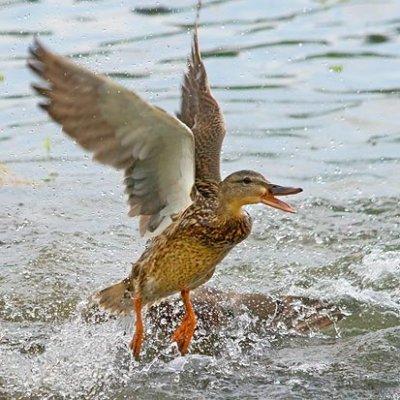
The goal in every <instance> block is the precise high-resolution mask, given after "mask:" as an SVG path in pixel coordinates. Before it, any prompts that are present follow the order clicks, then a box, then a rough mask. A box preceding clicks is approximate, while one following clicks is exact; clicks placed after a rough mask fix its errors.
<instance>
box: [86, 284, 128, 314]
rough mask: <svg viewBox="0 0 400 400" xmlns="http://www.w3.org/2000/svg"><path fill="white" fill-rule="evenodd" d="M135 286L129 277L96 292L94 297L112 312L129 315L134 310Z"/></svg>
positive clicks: (101, 306)
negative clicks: (133, 286)
mask: <svg viewBox="0 0 400 400" xmlns="http://www.w3.org/2000/svg"><path fill="white" fill-rule="evenodd" d="M132 298H133V288H132V284H131V281H130V279H129V278H127V279H124V280H123V281H121V282H119V283H117V284H115V285H112V286H110V287H108V288H105V289H103V290H101V291H100V292H97V293H95V295H94V296H93V299H94V300H95V301H96V302H97V303H98V305H99V307H100V308H101V309H103V310H106V311H108V312H109V313H110V314H115V315H119V314H123V315H127V314H130V313H131V312H132V308H133V303H132Z"/></svg>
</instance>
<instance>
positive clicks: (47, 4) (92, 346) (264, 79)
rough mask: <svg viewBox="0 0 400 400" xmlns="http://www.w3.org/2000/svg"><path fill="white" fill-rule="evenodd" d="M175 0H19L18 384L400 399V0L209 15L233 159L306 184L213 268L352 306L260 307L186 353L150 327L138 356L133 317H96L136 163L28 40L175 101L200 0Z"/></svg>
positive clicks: (11, 216)
mask: <svg viewBox="0 0 400 400" xmlns="http://www.w3.org/2000/svg"><path fill="white" fill-rule="evenodd" d="M167 3H168V2H164V3H158V2H153V1H141V2H139V1H132V2H125V1H119V2H106V1H75V2H73V1H69V0H61V1H44V0H39V1H22V0H19V1H18V0H17V1H12V0H9V1H7V0H1V1H0V20H1V24H0V162H1V164H0V167H1V169H0V173H2V175H1V176H0V179H2V180H3V185H2V186H0V204H1V206H0V324H1V325H0V399H63V398H67V399H184V398H191V399H202V398H204V399H211V398H213V399H225V398H240V399H265V398H271V399H278V398H279V399H281V398H282V399H303V398H304V399H327V398H334V399H366V398H371V399H399V398H400V378H399V376H400V367H399V366H400V239H399V236H400V235H399V234H400V230H399V222H400V211H399V195H400V179H399V173H400V168H399V156H400V117H399V115H400V114H399V110H400V98H399V90H400V85H399V70H400V62H399V56H400V45H399V44H400V40H399V32H400V2H399V1H397V0H388V1H385V2H382V1H373V0H370V1H368V0H365V1H361V0H360V1H356V0H354V1H352V0H347V1H330V0H325V1H322V0H321V1H307V0H295V1H277V0H276V1H268V2H266V1H259V0H254V1H249V0H246V1H240V0H237V1H234V0H232V1H223V0H220V1H208V2H205V4H204V8H203V10H202V13H201V22H202V26H201V29H200V45H201V48H202V49H203V52H204V58H205V62H206V67H207V69H208V73H209V78H210V81H211V83H212V86H213V90H214V94H215V96H216V97H217V99H218V100H219V102H220V104H221V106H222V108H223V110H224V112H225V115H226V124H227V129H228V132H229V134H228V135H227V137H226V140H225V143H224V152H223V173H224V175H225V174H228V173H229V172H232V171H234V170H236V169H243V168H249V167H251V168H254V169H257V170H259V171H260V172H262V173H264V174H265V175H266V176H267V177H268V178H269V179H270V180H273V181H274V182H276V183H279V184H290V185H295V186H302V187H303V188H304V193H303V194H301V195H298V196H296V197H293V198H292V199H291V204H293V205H294V206H296V207H297V208H298V211H299V212H298V214H296V215H285V214H283V213H279V212H278V211H274V210H272V209H265V208H263V207H252V208H251V210H250V211H251V213H252V214H253V216H254V219H255V222H254V229H253V234H252V236H251V237H250V238H249V239H248V240H247V241H246V242H245V243H243V244H241V245H240V246H238V247H237V248H236V249H235V250H234V251H232V253H231V254H230V256H228V257H227V258H226V259H225V260H224V261H223V263H222V264H221V265H220V267H219V269H218V270H217V272H216V274H215V276H214V277H213V279H212V281H211V282H210V285H211V286H214V287H217V288H219V289H221V290H236V291H238V292H246V293H252V292H259V293H263V294H266V295H273V296H275V295H282V294H288V295H301V296H306V297H310V298H314V299H324V300H327V301H329V302H331V303H334V304H337V305H340V306H341V307H343V308H345V309H346V310H347V312H348V313H349V314H351V315H349V316H348V317H347V318H346V319H345V320H344V321H341V322H340V323H339V324H338V325H337V327H336V330H332V329H331V330H329V331H325V332H318V333H316V334H313V335H309V336H301V335H284V334H282V335H280V334H278V333H276V332H275V333H274V332H272V333H271V332H270V333H268V332H260V331H257V330H254V329H252V327H251V325H252V321H251V318H250V317H249V316H248V315H246V313H244V314H243V315H242V316H241V317H240V318H238V319H233V320H232V321H230V323H228V324H227V326H225V327H223V328H221V329H220V330H217V331H216V332H215V335H216V339H215V342H216V344H215V346H216V347H215V349H214V350H213V349H209V348H208V349H205V348H203V347H202V345H201V338H199V337H198V338H197V339H195V341H194V344H193V347H192V349H193V350H192V352H191V353H190V354H189V355H188V356H186V357H179V356H178V355H177V351H176V348H175V347H174V345H172V344H170V342H169V340H168V339H167V338H164V339H159V338H156V337H153V336H154V335H153V331H152V330H151V325H150V326H149V328H148V329H149V330H148V332H147V342H146V343H145V347H144V354H143V359H142V361H141V362H139V363H137V362H135V361H133V360H132V359H131V357H130V354H129V352H128V348H127V342H128V341H129V328H130V326H131V324H132V321H131V320H129V319H124V320H114V319H109V320H105V321H103V322H99V323H97V322H96V321H95V319H93V318H87V317H85V316H84V314H85V313H84V311H85V310H87V309H88V307H89V305H88V301H87V298H88V297H89V296H90V294H91V293H92V292H93V291H95V290H97V289H99V288H101V287H103V286H105V285H108V284H110V283H111V282H114V281H116V280H118V279H120V278H121V277H123V276H124V275H125V274H126V273H127V271H128V270H129V266H130V262H131V261H133V260H134V259H135V258H136V257H138V255H139V254H140V252H141V249H142V248H143V241H142V240H141V239H139V235H138V232H137V228H136V222H135V221H133V220H130V219H128V217H127V216H126V207H125V204H124V202H123V195H122V191H123V190H122V186H121V176H120V174H119V173H117V172H115V171H113V170H110V169H108V168H106V167H103V166H100V165H97V164H94V163H92V162H91V160H90V157H88V156H87V155H86V154H84V152H83V151H81V149H80V148H79V147H78V146H76V145H74V143H72V142H71V141H70V140H69V139H68V138H66V137H65V136H63V135H62V134H61V132H60V128H59V127H58V126H56V125H55V124H53V123H50V122H49V120H48V118H47V116H46V115H45V114H44V113H41V112H40V111H39V110H38V109H37V107H36V104H37V101H38V99H37V98H36V97H35V96H34V95H33V94H32V91H31V90H30V87H29V85H30V82H31V81H32V80H34V77H33V76H32V75H31V74H30V73H29V72H28V70H27V68H26V67H25V58H26V55H27V47H28V45H29V44H30V43H31V42H32V35H33V34H34V33H38V34H39V35H40V37H41V39H42V40H43V41H44V42H45V43H46V44H47V45H48V46H49V47H51V48H52V49H54V50H56V51H58V52H60V53H62V54H64V55H68V56H71V57H73V58H74V59H76V61H77V62H79V63H81V64H83V65H85V66H87V67H89V68H91V69H93V70H96V71H99V72H103V73H106V74H108V75H109V76H111V77H113V79H115V80H116V81H118V82H119V83H122V84H123V85H125V86H127V87H129V88H134V89H135V90H137V91H138V92H140V93H141V94H142V95H143V96H144V97H145V98H147V99H148V100H151V101H152V102H153V103H155V104H157V105H159V106H161V107H163V108H165V109H166V110H168V111H170V112H175V111H177V110H178V105H179V96H180V92H179V85H180V83H181V80H182V73H183V70H184V68H185V59H186V56H187V54H188V52H189V48H190V39H191V36H190V35H191V32H190V26H191V24H192V21H193V18H194V5H193V4H192V3H191V2H188V1H176V2H173V4H174V6H173V8H168V7H167ZM169 3H172V2H169ZM6 170H7V171H8V173H7V174H6V173H5V172H4V171H6ZM125 332H127V333H128V334H125Z"/></svg>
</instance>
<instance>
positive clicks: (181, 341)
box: [171, 290, 196, 355]
mask: <svg viewBox="0 0 400 400" xmlns="http://www.w3.org/2000/svg"><path fill="white" fill-rule="evenodd" d="M181 294H182V298H183V303H184V305H185V307H186V313H185V316H184V317H183V320H182V322H181V324H180V325H179V327H178V328H177V329H176V331H175V332H174V334H173V335H172V337H171V338H172V340H173V341H175V342H176V343H177V345H178V349H179V351H180V352H181V354H182V355H185V354H186V352H187V350H188V348H189V344H190V341H191V340H192V337H193V334H194V331H195V329H196V316H195V313H194V310H193V306H192V303H191V302H190V298H189V291H188V290H182V291H181Z"/></svg>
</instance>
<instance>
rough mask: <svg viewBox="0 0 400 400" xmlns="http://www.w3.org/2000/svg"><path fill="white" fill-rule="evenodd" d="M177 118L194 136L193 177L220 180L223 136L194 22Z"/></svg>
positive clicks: (221, 119) (221, 121)
mask: <svg viewBox="0 0 400 400" xmlns="http://www.w3.org/2000/svg"><path fill="white" fill-rule="evenodd" d="M178 118H179V119H180V120H181V121H182V122H184V123H185V124H186V125H187V126H188V127H189V128H191V130H192V132H193V135H194V139H195V149H196V150H195V163H196V179H200V180H202V179H211V180H215V181H218V182H219V181H220V180H221V173H220V162H221V161H220V159H221V147H222V142H223V140H224V136H225V124H224V117H223V115H222V112H221V110H220V107H219V105H218V103H217V101H216V100H215V98H214V96H213V95H212V93H211V89H210V85H209V84H208V78H207V72H206V69H205V67H204V64H203V61H202V59H201V54H200V48H199V42H198V35H197V22H196V26H195V29H194V34H193V46H192V52H191V56H190V59H189V60H188V67H187V72H186V74H185V76H184V81H183V85H182V98H181V110H180V113H179V114H178Z"/></svg>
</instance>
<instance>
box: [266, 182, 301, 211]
mask: <svg viewBox="0 0 400 400" xmlns="http://www.w3.org/2000/svg"><path fill="white" fill-rule="evenodd" d="M267 189H268V190H267V192H266V194H265V195H264V196H263V197H262V198H261V203H263V204H266V205H267V206H270V207H274V208H278V209H279V210H282V211H286V212H290V213H295V212H296V210H295V209H294V208H293V207H291V206H289V204H287V203H285V202H284V201H282V200H279V199H277V198H276V197H275V196H289V195H291V194H297V193H300V192H302V191H303V189H301V188H292V187H284V186H278V185H274V184H272V183H268V184H267Z"/></svg>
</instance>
